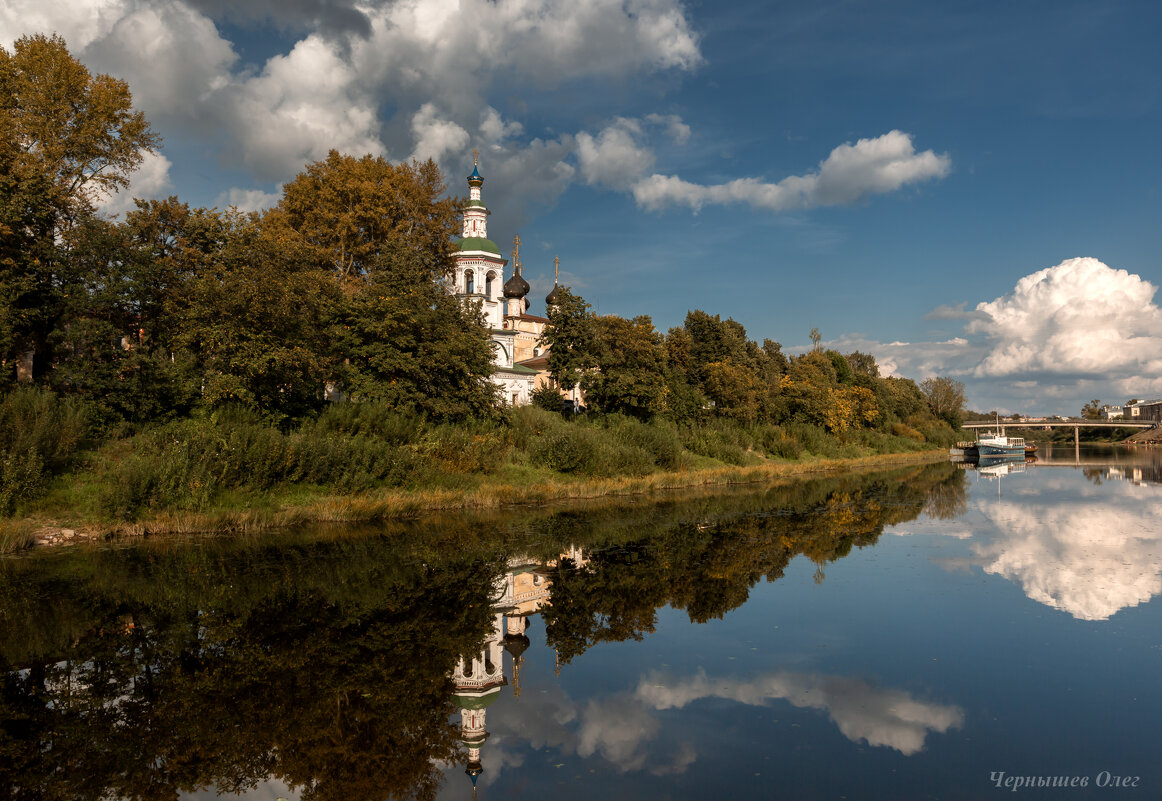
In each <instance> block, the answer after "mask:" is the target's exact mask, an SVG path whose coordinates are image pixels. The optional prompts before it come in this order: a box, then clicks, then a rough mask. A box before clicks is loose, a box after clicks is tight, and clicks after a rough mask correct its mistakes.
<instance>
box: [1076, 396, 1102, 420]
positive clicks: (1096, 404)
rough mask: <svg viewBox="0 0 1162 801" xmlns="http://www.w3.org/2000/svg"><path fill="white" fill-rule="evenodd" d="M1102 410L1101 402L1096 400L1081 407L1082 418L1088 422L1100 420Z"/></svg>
mask: <svg viewBox="0 0 1162 801" xmlns="http://www.w3.org/2000/svg"><path fill="white" fill-rule="evenodd" d="M1101 409H1102V406H1101V400H1099V399H1098V398H1094V399H1093V400H1091V401H1090V402H1089V403H1087V404H1085V405H1084V406H1082V407H1081V416H1082V417H1083V418H1084V419H1086V420H1100V419H1101Z"/></svg>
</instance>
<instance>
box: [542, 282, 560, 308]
mask: <svg viewBox="0 0 1162 801" xmlns="http://www.w3.org/2000/svg"><path fill="white" fill-rule="evenodd" d="M557 297H558V295H557V285H556V284H553V288H552V289H551V290H549V294H547V295H545V305H546V306H554V305H556V303H557Z"/></svg>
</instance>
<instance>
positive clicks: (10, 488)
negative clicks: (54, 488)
mask: <svg viewBox="0 0 1162 801" xmlns="http://www.w3.org/2000/svg"><path fill="white" fill-rule="evenodd" d="M87 431H88V415H87V414H86V412H85V411H84V409H83V408H82V406H81V405H80V404H79V403H77V402H76V401H74V400H72V399H70V398H61V397H59V396H58V395H56V394H55V393H53V392H50V391H48V390H43V389H37V388H35V387H20V388H18V389H15V390H13V391H11V392H9V393H8V394H7V395H6V396H4V399H3V401H0V516H4V517H10V516H12V515H13V514H15V513H16V511H17V509H18V508H20V507H21V506H22V505H23V504H25V503H26V502H28V501H31V500H34V499H35V498H37V497H39V496H40V495H41V494H43V493H44V490H45V489H46V488H47V486H48V481H49V479H50V478H51V477H52V476H53V475H55V474H56V473H59V472H60V471H62V470H63V469H64V468H65V467H67V466H68V464H69V462H70V461H71V460H72V458H73V455H74V454H75V453H76V451H77V448H78V447H79V445H80V443H81V441H82V439H83V438H84V437H85V435H86V433H87Z"/></svg>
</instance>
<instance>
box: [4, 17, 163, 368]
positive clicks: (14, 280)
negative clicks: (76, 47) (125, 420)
mask: <svg viewBox="0 0 1162 801" xmlns="http://www.w3.org/2000/svg"><path fill="white" fill-rule="evenodd" d="M159 141H160V140H159V138H158V136H157V134H156V133H154V132H153V131H152V130H151V129H150V127H149V124H148V123H147V122H146V120H145V117H144V115H143V114H142V113H141V112H139V111H134V109H133V105H132V98H131V96H130V93H129V87H128V86H127V85H126V83H125V82H124V81H120V80H117V79H115V78H112V77H110V76H108V75H93V74H91V73H90V72H89V71H88V70H87V69H86V68H85V67H84V65H82V64H81V63H80V62H79V61H77V59H75V58H73V56H72V55H71V54H70V53H69V52H68V48H67V47H66V45H65V42H64V40H63V39H61V38H60V37H59V36H44V35H35V36H25V37H22V38H20V39H17V40H16V42H15V43H14V44H13V46H12V49H11V50H8V49H6V48H3V47H0V365H3V370H2V371H0V372H2V373H3V376H4V377H3V378H2V379H0V384H2V383H4V382H6V381H9V380H11V376H12V373H13V368H14V366H15V364H16V363H17V361H18V360H21V359H23V358H24V355H25V354H26V353H29V352H32V353H34V354H35V361H34V366H35V369H36V372H37V374H38V375H44V374H45V373H46V372H47V367H48V365H49V364H50V363H52V361H53V354H52V348H51V339H52V333H53V330H54V329H55V328H57V327H58V326H59V325H60V324H61V319H60V318H61V317H62V315H64V314H65V313H66V309H65V307H66V305H67V304H66V303H65V302H64V301H65V298H66V290H65V287H67V286H68V285H69V284H70V283H71V282H72V276H70V275H69V270H70V268H71V261H69V260H68V259H64V258H61V254H60V253H59V252H58V247H57V246H58V244H59V242H60V240H61V238H62V236H63V235H64V234H65V232H67V231H68V229H69V228H70V227H72V226H73V225H74V224H75V223H76V222H77V221H78V220H81V219H83V218H84V217H85V216H86V215H88V214H89V213H91V212H92V210H93V208H94V203H95V202H96V201H97V200H98V199H99V198H100V197H101V196H103V195H106V194H108V193H110V192H112V191H115V190H117V189H120V188H124V187H126V186H128V184H129V176H130V175H131V174H132V172H133V171H134V170H135V169H136V168H137V166H138V165H139V164H140V163H141V161H142V159H143V158H144V154H145V153H147V152H152V151H153V150H154V149H155V148H156V147H157V145H158V144H159Z"/></svg>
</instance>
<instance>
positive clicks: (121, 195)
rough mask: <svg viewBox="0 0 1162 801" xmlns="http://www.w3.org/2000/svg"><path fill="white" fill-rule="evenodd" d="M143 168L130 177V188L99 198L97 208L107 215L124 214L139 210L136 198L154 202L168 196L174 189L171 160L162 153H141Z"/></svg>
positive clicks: (139, 168)
mask: <svg viewBox="0 0 1162 801" xmlns="http://www.w3.org/2000/svg"><path fill="white" fill-rule="evenodd" d="M141 156H142V159H141V166H140V167H138V169H137V172H135V173H133V174H132V175H131V176H130V177H129V186H127V187H126V188H125V189H122V190H121V191H120V192H115V193H114V194H112V195H110V196H107V197H103V198H99V199H98V201H97V207H98V208H99V209H100V210H101V211H102V212H103V213H104V214H107V215H110V216H112V215H115V214H124V213H125V212H127V211H132V210H133V209H135V208H137V206H136V204H135V203H134V202H133V201H134V199H135V198H141V199H142V200H153V199H155V198H160V197H161V196H163V195H168V194H169V193H170V191H171V190H172V189H173V183H172V182H171V181H170V177H169V170H170V167H171V166H172V165H171V164H170V160H169V159H167V158H166V157H165V156H163V155H161V154H160V153H149V152H147V151H144V150H143V151H141Z"/></svg>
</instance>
